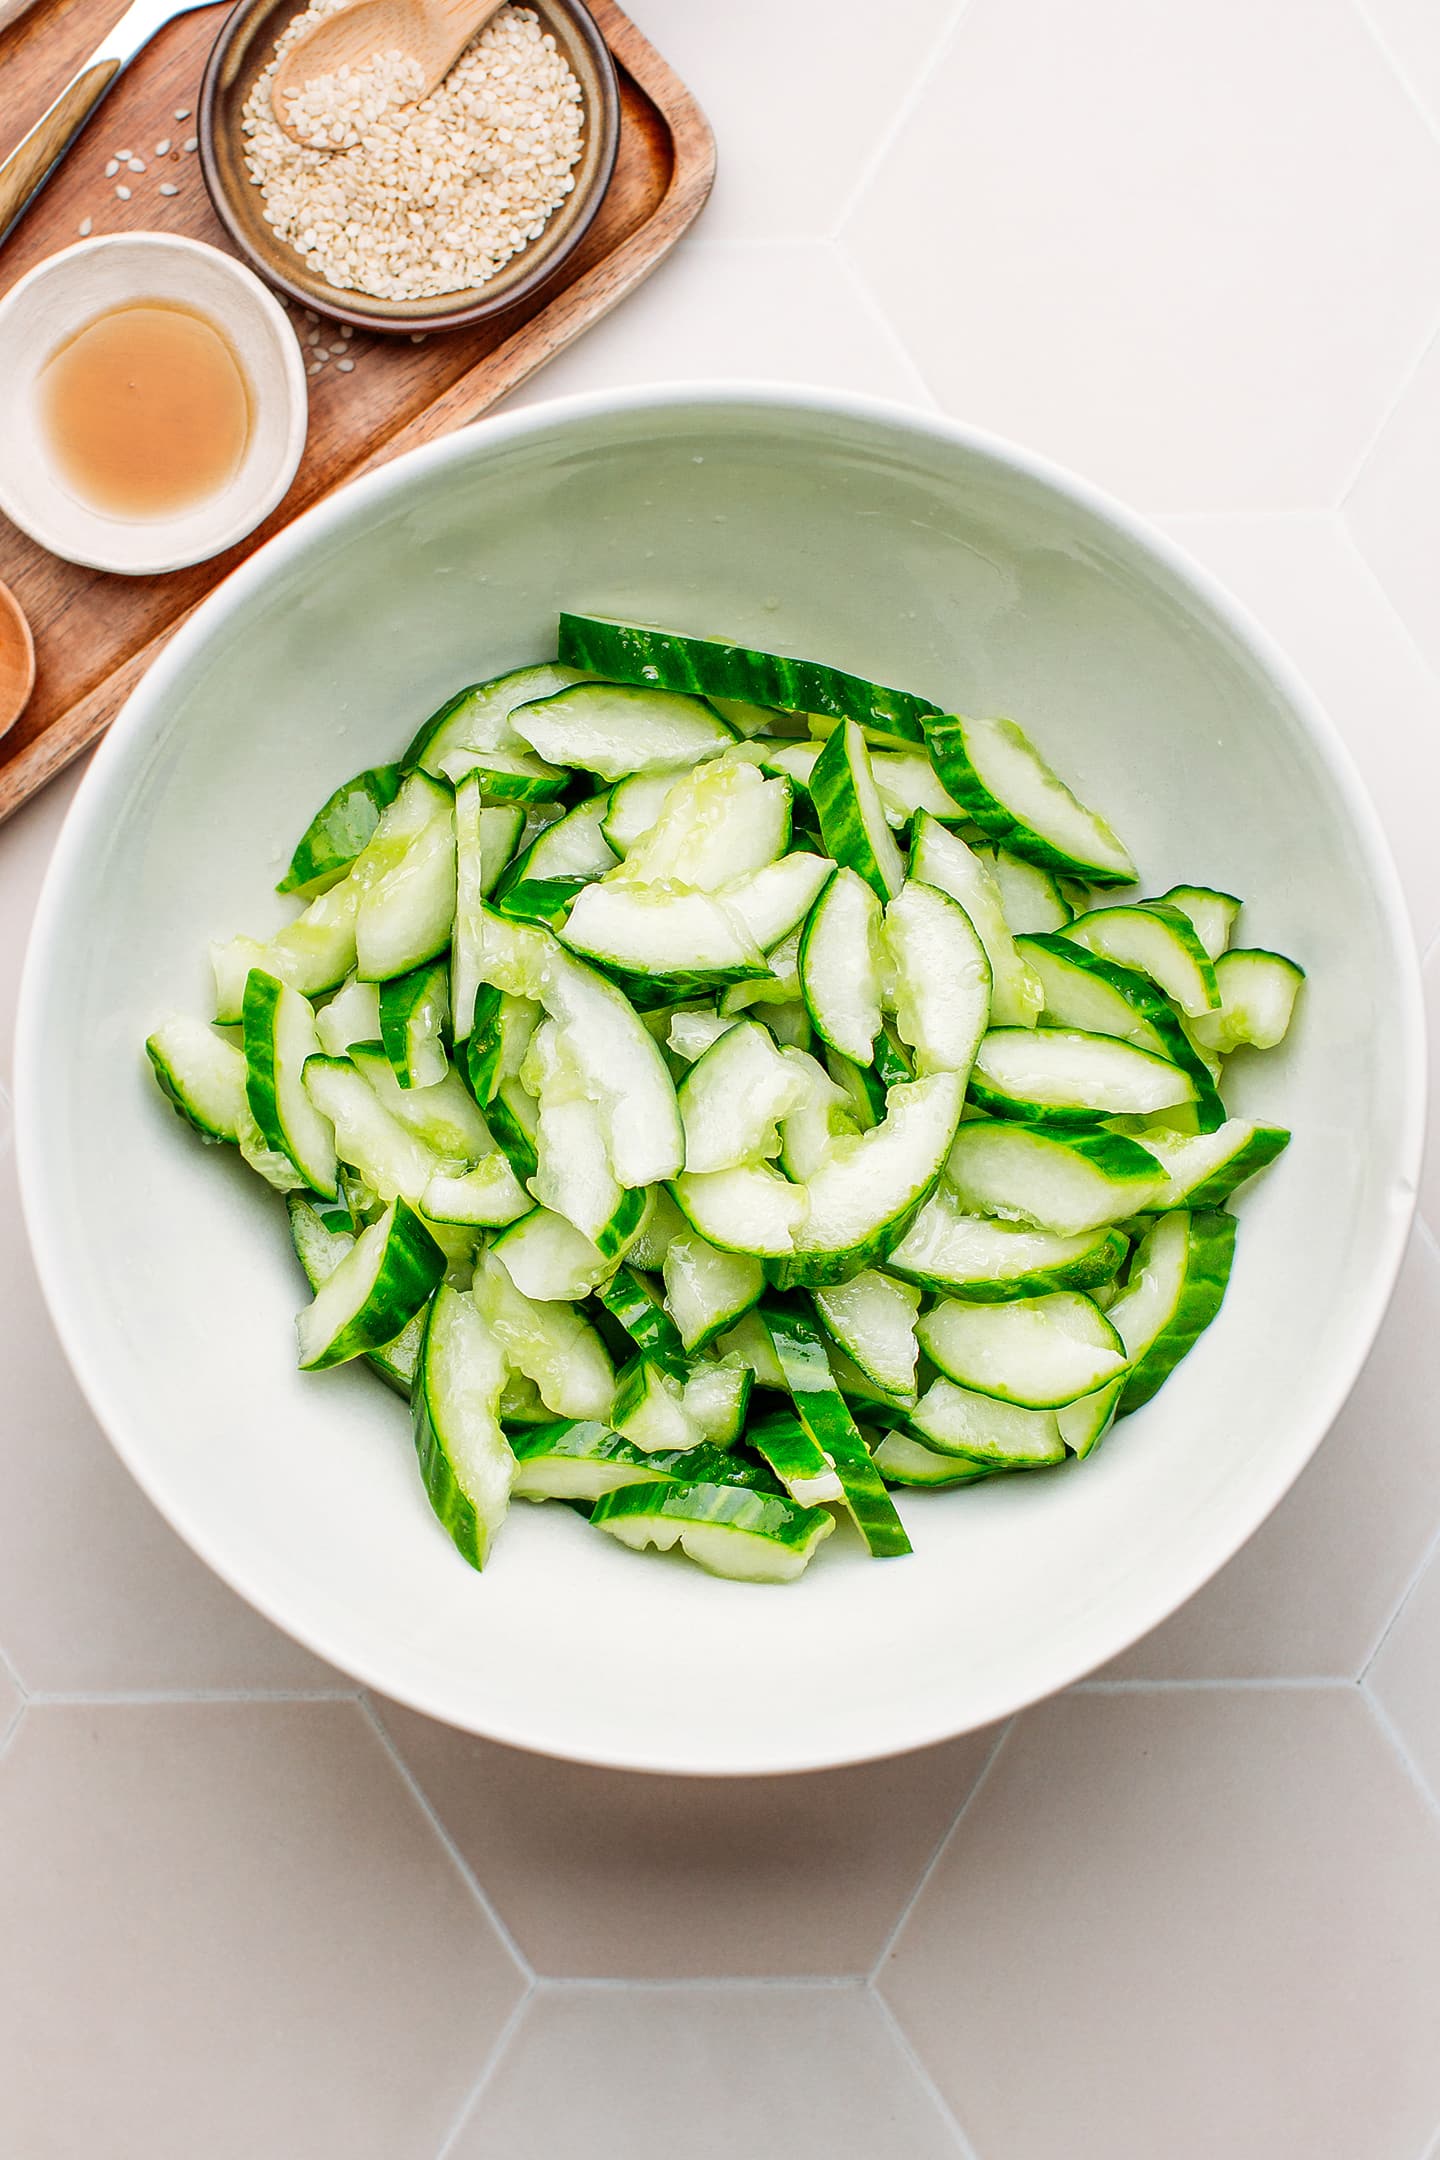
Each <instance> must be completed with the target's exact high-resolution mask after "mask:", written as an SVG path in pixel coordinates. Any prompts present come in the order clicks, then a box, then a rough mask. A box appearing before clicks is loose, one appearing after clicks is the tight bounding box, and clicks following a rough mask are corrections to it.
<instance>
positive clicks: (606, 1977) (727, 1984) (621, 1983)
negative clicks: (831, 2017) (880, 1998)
mask: <svg viewBox="0 0 1440 2160" xmlns="http://www.w3.org/2000/svg"><path fill="white" fill-rule="evenodd" d="M535 1985H536V1986H537V1987H538V1988H540V1989H542V1990H543V1991H544V1992H545V1993H546V1994H554V1993H556V1992H557V1991H559V1990H563V1991H564V1992H565V1993H567V1994H586V1995H616V1994H623V1995H716V1994H721V1995H736V1994H742V1993H747V1992H749V1991H750V1990H752V1989H754V1988H768V1989H770V1990H772V1991H773V1990H775V1989H779V1988H783V1989H790V1990H794V1989H796V1988H802V1989H804V1991H805V1992H806V1993H807V1994H811V1995H814V1994H825V1993H829V1994H832V1995H833V1994H837V1993H839V1994H844V1993H847V1992H849V1993H851V1994H858V1993H859V1992H860V1991H861V1990H862V1989H864V1988H867V1987H868V1986H869V1985H870V1983H869V1981H868V1980H867V1979H866V1977H865V1975H864V1973H751V1974H746V1973H680V1974H677V1976H676V1977H675V1978H674V1979H673V1980H666V1979H662V1978H653V1977H643V1978H639V1979H627V1978H625V1977H624V1976H623V1975H618V1974H610V1973H580V1974H562V1973H538V1974H537V1975H536V1979H535Z"/></svg>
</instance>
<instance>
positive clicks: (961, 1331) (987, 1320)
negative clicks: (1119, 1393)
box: [917, 1290, 1126, 1410]
mask: <svg viewBox="0 0 1440 2160" xmlns="http://www.w3.org/2000/svg"><path fill="white" fill-rule="evenodd" d="M917 1333H918V1335H919V1338H920V1345H921V1348H922V1349H923V1350H924V1351H925V1354H926V1356H927V1357H928V1358H929V1359H930V1361H931V1363H932V1364H933V1365H935V1366H936V1367H937V1368H938V1370H939V1371H940V1372H942V1373H944V1375H945V1377H946V1378H947V1379H948V1380H953V1381H955V1382H956V1384H957V1385H958V1386H960V1387H963V1388H968V1389H969V1390H970V1391H971V1392H972V1393H973V1394H977V1395H993V1396H995V1397H997V1398H998V1400H999V1401H1001V1402H1008V1403H1018V1404H1019V1405H1020V1407H1021V1408H1022V1409H1024V1410H1054V1409H1057V1408H1058V1407H1059V1406H1060V1405H1061V1404H1062V1403H1068V1402H1074V1401H1075V1399H1076V1397H1077V1396H1080V1395H1091V1394H1093V1393H1094V1391H1095V1390H1096V1388H1098V1387H1104V1386H1105V1385H1106V1384H1107V1383H1108V1382H1109V1381H1111V1380H1113V1379H1114V1378H1115V1377H1116V1375H1117V1374H1118V1373H1120V1372H1122V1371H1123V1370H1124V1368H1125V1364H1126V1355H1125V1346H1124V1344H1123V1343H1122V1342H1121V1340H1120V1337H1119V1336H1118V1335H1117V1334H1116V1332H1115V1329H1114V1328H1113V1327H1112V1326H1111V1324H1110V1322H1109V1321H1108V1320H1107V1319H1106V1317H1105V1315H1104V1314H1103V1313H1102V1312H1101V1311H1100V1309H1099V1307H1098V1306H1096V1305H1093V1304H1092V1303H1091V1302H1090V1300H1089V1298H1087V1297H1086V1296H1084V1294H1083V1293H1082V1292H1081V1291H1078V1290H1053V1291H1051V1292H1050V1293H1049V1294H1048V1295H1047V1296H1044V1297H1033V1298H1012V1299H1009V1300H1007V1301H1006V1303H1004V1304H1002V1305H967V1304H965V1303H963V1302H962V1301H961V1300H960V1299H958V1298H946V1299H945V1300H944V1301H943V1302H942V1303H941V1304H939V1305H937V1306H936V1307H935V1309H934V1311H933V1312H929V1313H927V1314H926V1315H925V1317H924V1319H923V1320H922V1321H921V1322H920V1324H919V1327H918V1329H917Z"/></svg>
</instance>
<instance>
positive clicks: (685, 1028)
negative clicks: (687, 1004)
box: [665, 1011, 739, 1099]
mask: <svg viewBox="0 0 1440 2160" xmlns="http://www.w3.org/2000/svg"><path fill="white" fill-rule="evenodd" d="M738 1024H739V1023H738V1022H737V1021H736V1020H734V1019H733V1018H732V1017H731V1016H730V1014H728V1013H717V1012H709V1011H705V1012H694V1011H681V1012H672V1013H670V1014H669V1015H668V1016H667V1020H666V1030H665V1042H666V1046H667V1048H669V1049H670V1050H673V1051H674V1053H675V1055H676V1057H678V1058H682V1059H683V1060H684V1062H685V1063H686V1064H687V1065H693V1064H695V1062H696V1060H697V1059H699V1058H702V1057H704V1055H705V1052H706V1051H707V1050H709V1049H711V1048H712V1047H713V1046H714V1044H716V1043H717V1042H719V1040H720V1037H721V1036H722V1035H724V1034H726V1033H727V1032H728V1031H729V1030H730V1029H731V1028H732V1027H735V1026H737V1025H738ZM676 1094H677V1099H678V1095H679V1090H678V1089H677V1091H676Z"/></svg>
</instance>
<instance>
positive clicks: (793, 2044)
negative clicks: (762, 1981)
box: [452, 1987, 959, 2160]
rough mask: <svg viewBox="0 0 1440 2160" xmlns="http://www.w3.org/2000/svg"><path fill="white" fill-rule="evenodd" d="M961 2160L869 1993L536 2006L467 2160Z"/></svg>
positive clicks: (701, 1994)
mask: <svg viewBox="0 0 1440 2160" xmlns="http://www.w3.org/2000/svg"><path fill="white" fill-rule="evenodd" d="M742 2153H743V2154H753V2155H755V2156H756V2160H772V2156H773V2160H875V2156H876V2155H877V2154H880V2153H894V2154H897V2155H899V2154H903V2155H904V2156H905V2160H959V2152H958V2148H957V2146H956V2143H955V2140H954V2137H953V2133H952V2132H951V2130H950V2129H949V2127H948V2126H947V2124H946V2122H945V2120H944V2118H943V2116H942V2115H941V2113H940V2111H939V2109H938V2108H937V2107H936V2105H935V2103H934V2102H933V2101H932V2100H931V2099H930V2098H929V2096H928V2095H927V2094H925V2093H924V2092H922V2091H921V2090H920V2088H919V2087H918V2086H917V2084H916V2082H915V2080H914V2078H913V2076H912V2074H911V2072H910V2069H909V2066H908V2065H907V2063H906V2062H905V2060H904V2057H903V2056H902V2054H901V2052H900V2050H899V2048H898V2047H897V2046H896V2044H895V2040H894V2038H893V2036H892V2034H891V2032H890V2031H889V2030H888V2028H887V2026H886V2024H885V2022H884V2020H883V2018H882V2016H881V2013H880V2012H879V2010H878V2009H877V2008H876V2006H875V2005H874V2003H873V2002H871V2001H869V2000H868V1999H867V1997H866V1996H865V1995H864V1994H863V1993H862V1992H861V1990H860V1989H858V1988H783V1987H779V1988H736V1989H724V1990H718V1989H717V1990H709V1989H704V1988H699V1989H684V1990H668V1989H665V1988H656V1989H648V1988H647V1989H643V1990H639V1991H633V1992H626V1991H622V1990H616V1989H609V1988H601V1989H588V1988H584V1989H581V1988H577V1989H563V1988H562V1989H558V1990H556V1991H555V1992H554V1993H544V1994H541V1995H539V1996H538V1997H536V1998H535V2000H534V2001H533V2002H532V2003H531V2005H530V2007H529V2009H528V2010H527V2011H526V2014H525V2018H524V2021H523V2023H522V2025H521V2027H520V2031H519V2034H518V2036H517V2037H516V2039H515V2040H514V2041H513V2042H512V2044H511V2046H510V2049H509V2051H508V2052H507V2054H506V2055H505V2057H504V2059H503V2061H502V2062H501V2065H500V2068H499V2070H498V2072H497V2073H496V2075H495V2076H494V2077H493V2078H492V2079H491V2081H490V2082H489V2084H487V2086H486V2087H485V2089H484V2090H483V2091H482V2093H481V2095H480V2097H479V2099H478V2101H477V2102H476V2105H475V2108H474V2111H473V2113H472V2115H471V2117H470V2120H469V2121H468V2122H467V2124H466V2125H465V2128H464V2130H463V2131H462V2132H461V2135H460V2136H459V2138H458V2139H457V2140H456V2143H455V2146H454V2150H453V2155H452V2160H598V2156H599V2155H601V2154H605V2155H610V2154H614V2155H615V2156H616V2160H619V2156H620V2155H623V2156H624V2160H670V2156H672V2155H680V2154H683V2155H684V2160H733V2156H734V2155H736V2154H742Z"/></svg>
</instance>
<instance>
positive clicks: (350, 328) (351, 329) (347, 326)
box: [340, 322, 355, 338]
mask: <svg viewBox="0 0 1440 2160" xmlns="http://www.w3.org/2000/svg"><path fill="white" fill-rule="evenodd" d="M340 335H341V337H343V338H352V337H354V335H355V325H354V323H348V322H347V323H341V325H340Z"/></svg>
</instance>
